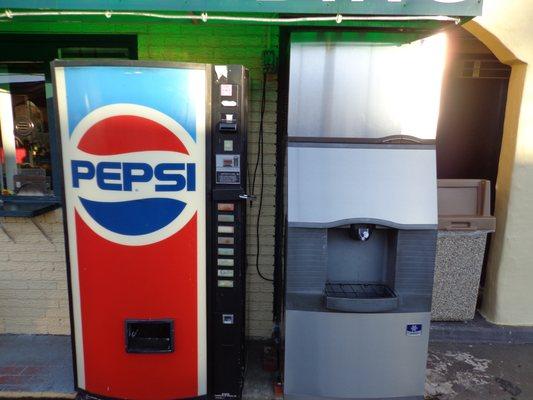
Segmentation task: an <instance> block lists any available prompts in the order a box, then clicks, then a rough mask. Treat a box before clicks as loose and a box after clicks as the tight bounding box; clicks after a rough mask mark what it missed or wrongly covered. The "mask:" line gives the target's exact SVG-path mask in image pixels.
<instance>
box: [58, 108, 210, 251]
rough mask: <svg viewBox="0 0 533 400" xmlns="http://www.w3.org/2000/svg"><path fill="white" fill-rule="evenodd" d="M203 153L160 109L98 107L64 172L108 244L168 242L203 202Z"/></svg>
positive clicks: (76, 138)
mask: <svg viewBox="0 0 533 400" xmlns="http://www.w3.org/2000/svg"><path fill="white" fill-rule="evenodd" d="M200 145H201V146H200ZM204 152H205V150H204V148H203V144H199V143H197V142H195V141H194V140H193V139H192V137H191V136H190V135H189V134H188V133H187V132H186V131H185V129H184V128H183V127H182V126H181V125H180V124H179V123H178V122H176V121H175V120H173V119H172V118H170V117H169V116H167V115H165V114H163V113H161V112H160V111H157V110H155V109H152V108H149V107H145V106H140V105H135V104H113V105H108V106H104V107H101V108H98V109H96V110H94V111H92V112H91V113H90V114H88V115H87V116H85V118H83V119H82V120H81V121H80V122H79V124H78V125H77V126H76V127H75V128H74V130H73V133H72V136H71V138H70V141H69V149H68V160H65V164H64V171H65V175H66V176H65V178H66V182H69V183H70V190H71V192H72V194H73V199H72V202H73V206H74V208H75V209H76V211H77V212H78V213H79V215H80V216H81V218H82V219H83V220H84V222H85V223H86V224H87V225H88V226H89V227H90V228H91V229H92V230H93V231H95V232H96V233H97V234H98V235H100V236H102V237H103V238H105V239H107V240H110V241H113V242H116V243H120V244H125V245H144V244H150V243H155V242H158V241H160V240H163V239H165V238H167V237H169V236H170V235H172V234H174V233H176V232H178V231H179V230H180V229H181V228H183V226H185V225H186V224H187V222H189V221H190V219H191V218H192V217H193V216H194V214H195V212H196V211H197V208H198V206H199V205H200V204H202V203H203V200H200V198H199V195H200V196H201V193H198V190H197V186H198V182H197V179H198V177H199V176H201V174H203V163H202V162H201V160H203V156H204ZM199 200H200V201H199Z"/></svg>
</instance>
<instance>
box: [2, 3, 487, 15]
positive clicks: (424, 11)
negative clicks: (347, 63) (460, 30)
mask: <svg viewBox="0 0 533 400" xmlns="http://www.w3.org/2000/svg"><path fill="white" fill-rule="evenodd" d="M482 7H483V0H458V2H456V3H441V2H439V1H438V0H402V1H400V2H388V1H386V0H364V1H351V0H330V1H322V0H286V1H271V0H224V1H220V0H178V1H176V0H152V1H146V0H24V1H21V0H0V8H7V9H15V8H18V9H41V10H44V9H48V10H117V11H118V10H123V11H126V10H127V11H141V10H142V11H199V12H232V13H233V12H252V13H280V14H352V15H358V14H359V15H448V16H478V15H481V10H482Z"/></svg>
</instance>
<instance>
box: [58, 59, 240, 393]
mask: <svg viewBox="0 0 533 400" xmlns="http://www.w3.org/2000/svg"><path fill="white" fill-rule="evenodd" d="M52 70H53V79H54V89H55V95H56V109H57V118H58V119H57V120H58V125H59V128H60V133H61V134H60V148H61V155H62V166H63V183H64V206H63V214H64V221H65V232H66V233H67V234H66V243H67V244H66V250H67V259H68V271H69V294H70V304H71V325H72V336H73V350H74V357H75V377H76V389H77V390H78V393H79V397H80V398H82V399H139V400H142V399H144V400H159V399H161V400H166V399H184V398H187V399H189V398H215V399H222V398H224V399H228V398H229V399H233V398H239V397H240V393H241V389H242V383H243V370H244V290H245V288H244V282H245V280H244V277H245V271H244V267H245V226H246V221H245V209H246V204H245V201H244V200H243V199H246V197H247V196H246V133H247V97H248V96H247V91H248V89H247V88H248V72H247V70H246V69H245V68H244V67H242V66H238V65H227V66H218V65H217V66H213V65H205V64H180V63H146V62H138V61H104V62H102V61H95V62H92V61H55V62H53V63H52Z"/></svg>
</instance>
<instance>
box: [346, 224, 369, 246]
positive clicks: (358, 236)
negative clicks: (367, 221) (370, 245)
mask: <svg viewBox="0 0 533 400" xmlns="http://www.w3.org/2000/svg"><path fill="white" fill-rule="evenodd" d="M373 230H374V226H373V225H364V224H351V225H350V229H349V234H350V237H351V238H352V239H353V240H358V241H360V242H366V241H367V240H368V239H370V236H372V231H373Z"/></svg>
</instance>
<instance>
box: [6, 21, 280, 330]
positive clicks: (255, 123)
mask: <svg viewBox="0 0 533 400" xmlns="http://www.w3.org/2000/svg"><path fill="white" fill-rule="evenodd" d="M0 32H21V33H47V34H49V33H65V34H68V33H76V34H79V33H127V34H137V35H138V51H139V59H142V60H168V61H186V62H206V63H216V64H244V65H245V66H247V67H248V68H249V69H250V75H251V82H252V99H251V115H250V131H249V151H248V153H249V154H248V159H249V164H250V169H252V167H253V165H254V163H255V160H256V157H257V135H258V128H259V110H260V98H261V78H262V69H261V53H262V51H263V50H265V49H274V50H276V51H277V44H278V29H277V28H276V27H261V26H257V27H252V26H231V25H225V26H217V25H214V24H211V23H210V24H208V25H205V24H193V23H190V22H188V23H184V24H179V23H175V22H173V23H120V24H119V23H112V21H110V22H104V23H90V22H84V23H80V22H76V21H70V22H52V23H36V22H33V23H27V22H26V23H25V22H21V21H12V22H9V23H4V24H1V26H0ZM276 100H277V79H276V76H270V77H269V80H268V84H267V101H266V112H265V124H264V134H265V137H264V143H265V144H264V152H265V185H266V186H265V190H264V193H265V197H264V203H263V211H262V218H261V221H260V235H261V239H260V241H261V256H260V258H259V266H260V268H261V271H262V272H263V273H264V274H265V275H266V276H271V275H272V266H273V262H274V261H273V253H274V237H273V235H274V213H275V209H274V195H275V166H274V163H275V143H276V136H275V133H276ZM252 170H253V169H252ZM256 182H257V183H256V187H258V185H259V184H260V182H261V178H260V176H258V179H257V181H256ZM256 192H257V189H256ZM256 205H257V203H256ZM256 212H257V206H255V207H253V208H252V209H251V210H249V218H248V238H247V241H248V255H249V259H248V262H249V268H248V272H247V285H248V290H247V334H248V336H249V337H254V338H261V337H268V336H270V330H271V321H272V283H271V282H266V281H264V280H262V279H261V278H260V277H259V276H258V275H257V273H256V270H255V255H256V246H255V226H256V225H255V221H256V216H257V213H256ZM60 214H61V213H60V212H59V211H58V212H55V213H53V214H50V215H47V216H44V217H38V218H37V219H36V221H39V224H40V226H41V227H42V229H43V230H44V231H45V232H50V235H51V237H52V238H53V244H52V243H50V242H49V241H48V240H47V239H46V238H45V237H44V236H42V235H41V234H40V233H39V231H36V230H37V228H36V227H35V226H34V225H33V224H32V222H31V221H28V220H23V219H20V220H19V219H13V218H9V219H2V218H0V223H4V226H5V228H6V230H7V231H8V232H9V234H10V235H12V236H14V237H15V243H11V242H10V241H9V239H8V238H7V237H6V236H5V235H4V234H3V232H2V231H0V241H1V242H0V246H1V247H0V333H54V334H67V333H68V324H67V323H66V322H65V321H68V314H67V312H68V309H67V307H66V280H65V262H64V255H63V247H62V246H63V243H62V241H63V239H62V233H63V232H62V227H61V224H59V222H58V221H59V220H60V219H61V215H60ZM52 233H53V235H52ZM50 258H51V260H50ZM53 291H55V292H53ZM52 292H53V293H55V294H52ZM50 296H57V297H54V298H53V299H50ZM50 300H53V301H50ZM56 300H57V301H56ZM54 307H55V308H54Z"/></svg>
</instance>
